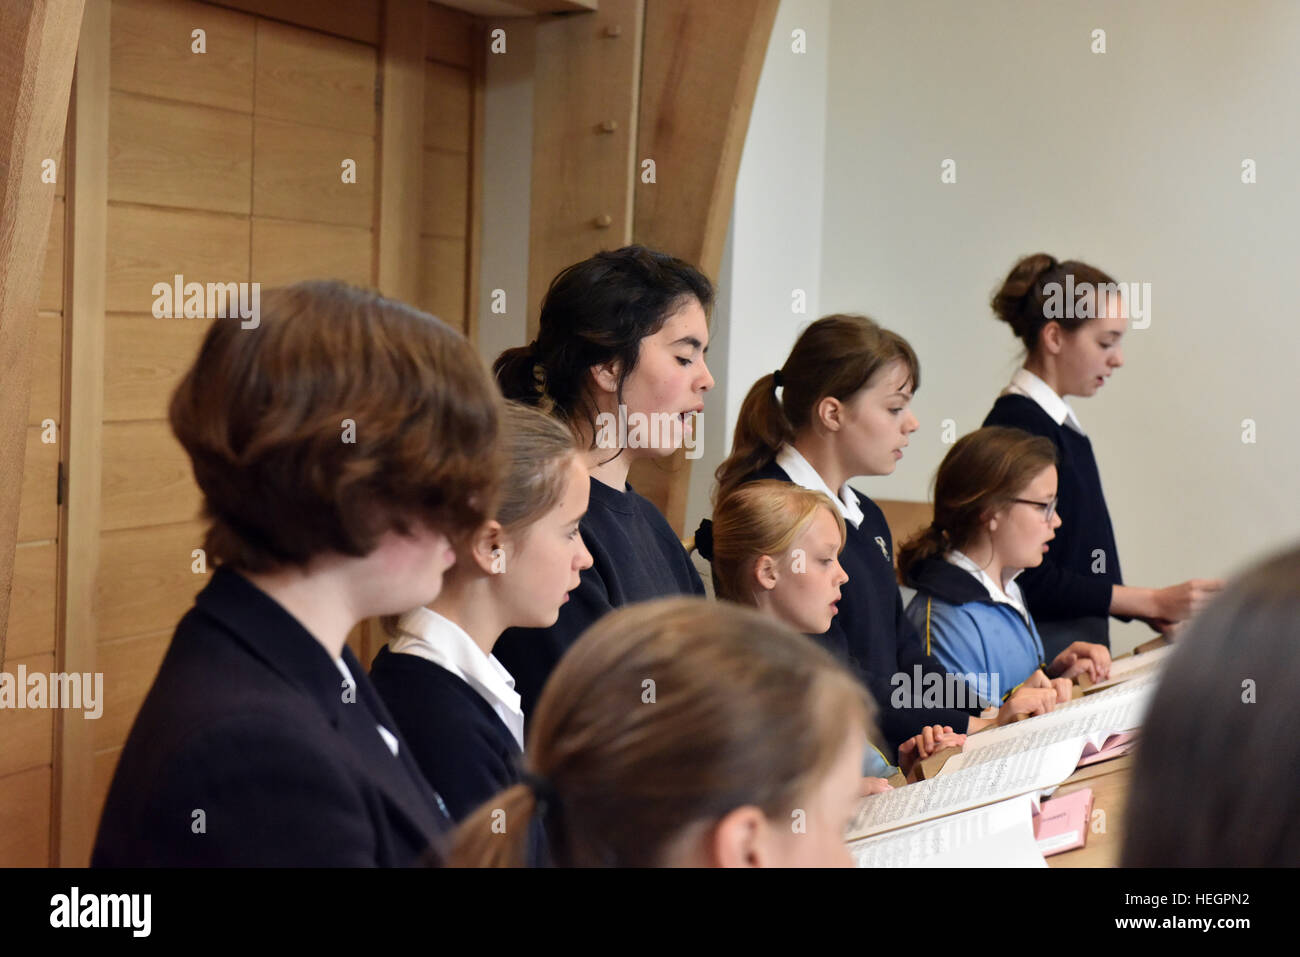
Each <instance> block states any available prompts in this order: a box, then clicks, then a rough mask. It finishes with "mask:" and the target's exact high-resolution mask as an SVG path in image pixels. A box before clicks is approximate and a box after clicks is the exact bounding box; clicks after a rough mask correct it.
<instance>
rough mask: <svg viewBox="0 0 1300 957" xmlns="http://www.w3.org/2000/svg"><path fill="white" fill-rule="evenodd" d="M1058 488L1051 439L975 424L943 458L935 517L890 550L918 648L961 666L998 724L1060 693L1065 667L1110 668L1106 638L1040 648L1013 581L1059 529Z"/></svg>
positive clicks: (1095, 671) (1065, 688)
mask: <svg viewBox="0 0 1300 957" xmlns="http://www.w3.org/2000/svg"><path fill="white" fill-rule="evenodd" d="M1056 489H1057V480H1056V449H1055V448H1054V447H1053V446H1052V443H1051V442H1049V441H1048V440H1047V439H1045V438H1043V437H1042V436H1035V435H1030V434H1029V433H1028V432H1022V431H1021V430H1019V429H1003V428H997V427H986V428H983V429H979V430H977V431H975V432H972V433H971V434H970V435H966V436H963V437H962V438H961V439H959V440H958V441H957V443H956V444H955V445H954V446H953V447H952V448H951V449H949V451H948V454H947V455H946V456H944V459H943V462H942V463H941V464H940V466H939V471H938V474H937V475H936V476H935V482H934V521H933V522H932V523H931V524H930V527H929V528H927V529H924V530H922V531H921V532H919V533H917V534H916V535H915V536H913V537H912V538H911V539H910V540H909V541H908V542H907V543H906V544H904V545H903V546H902V548H900V549H899V553H898V569H899V574H900V577H902V579H903V581H904V583H905V584H907V585H909V586H911V587H912V588H915V589H916V595H915V597H913V599H912V601H911V602H910V603H909V604H908V606H907V616H908V618H910V619H911V620H912V623H913V624H914V625H915V626H916V628H917V631H918V632H920V634H921V638H922V641H923V642H924V643H925V650H926V653H927V654H933V655H934V657H935V658H937V659H938V660H939V663H940V664H941V665H943V667H944V669H945V670H946V671H947V672H948V674H952V675H964V676H965V680H966V682H967V683H968V685H969V691H970V695H971V697H972V699H977V700H979V701H980V704H981V705H988V706H992V707H997V708H1000V711H999V715H998V717H999V720H1000V721H1002V722H1005V721H1009V720H1012V719H1013V718H1014V717H1015V716H1016V715H1018V714H1040V713H1042V712H1044V711H1050V710H1052V707H1053V705H1054V704H1058V703H1060V704H1063V703H1065V702H1066V701H1069V700H1070V696H1071V692H1072V689H1071V681H1070V679H1071V678H1073V677H1074V676H1075V675H1079V674H1087V675H1088V676H1089V677H1090V678H1092V679H1093V680H1094V681H1102V680H1104V679H1105V678H1106V677H1107V675H1108V673H1109V671H1110V653H1109V652H1108V651H1107V649H1106V647H1105V646H1104V645H1099V644H1093V643H1090V642H1083V641H1076V642H1074V643H1072V644H1071V645H1070V646H1069V647H1068V648H1067V649H1065V650H1063V651H1062V652H1060V654H1058V655H1054V656H1052V657H1047V656H1045V654H1044V651H1043V643H1042V641H1041V639H1040V638H1039V634H1038V629H1037V628H1036V627H1035V625H1034V619H1033V617H1032V616H1031V615H1030V613H1029V611H1028V609H1026V607H1025V603H1024V599H1023V597H1022V596H1021V593H1020V588H1019V586H1018V585H1017V584H1016V579H1017V577H1018V576H1019V575H1020V574H1021V572H1022V571H1023V570H1025V569H1027V568H1033V567H1035V566H1037V565H1038V564H1039V563H1040V562H1041V561H1042V560H1043V553H1044V552H1045V551H1046V549H1047V543H1048V542H1050V541H1051V540H1052V538H1053V536H1054V534H1055V532H1056V530H1057V529H1059V528H1060V527H1061V518H1060V516H1059V515H1058V514H1057V513H1056V505H1057V500H1056ZM1049 662H1050V663H1049ZM1013 699H1014V700H1013ZM1004 702H1005V704H1004Z"/></svg>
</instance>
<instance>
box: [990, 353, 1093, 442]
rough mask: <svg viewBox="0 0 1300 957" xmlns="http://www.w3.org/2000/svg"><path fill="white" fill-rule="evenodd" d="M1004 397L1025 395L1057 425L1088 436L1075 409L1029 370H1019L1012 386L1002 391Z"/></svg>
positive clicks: (1012, 379) (1012, 378)
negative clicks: (1065, 426)
mask: <svg viewBox="0 0 1300 957" xmlns="http://www.w3.org/2000/svg"><path fill="white" fill-rule="evenodd" d="M1002 395H1023V396H1025V397H1026V398H1029V399H1033V400H1034V401H1035V402H1037V403H1038V406H1039V408H1041V409H1042V410H1043V411H1044V412H1046V413H1047V414H1048V415H1049V416H1051V417H1052V421H1053V422H1055V423H1056V424H1057V425H1068V426H1069V427H1070V428H1072V429H1074V431H1076V432H1078V433H1079V434H1080V435H1086V434H1087V433H1086V432H1084V431H1083V426H1082V425H1081V424H1080V423H1079V417H1078V416H1076V415H1075V414H1074V409H1072V408H1070V403H1068V402H1066V401H1065V400H1064V399H1062V398H1061V397H1060V396H1059V395H1057V394H1056V390H1055V389H1053V388H1052V387H1051V386H1050V385H1048V384H1047V383H1046V382H1044V381H1043V380H1042V379H1040V378H1039V377H1038V376H1036V375H1034V374H1033V373H1032V372H1030V371H1029V370H1028V369H1017V370H1016V374H1015V375H1013V376H1012V377H1011V384H1010V385H1008V386H1007V387H1006V388H1005V389H1003V390H1002Z"/></svg>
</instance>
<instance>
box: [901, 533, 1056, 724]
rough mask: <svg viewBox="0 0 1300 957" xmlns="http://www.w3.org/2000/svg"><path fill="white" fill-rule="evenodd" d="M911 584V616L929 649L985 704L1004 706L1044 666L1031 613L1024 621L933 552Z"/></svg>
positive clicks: (913, 571)
mask: <svg viewBox="0 0 1300 957" xmlns="http://www.w3.org/2000/svg"><path fill="white" fill-rule="evenodd" d="M907 583H908V584H909V585H910V586H911V587H913V588H915V589H916V595H915V596H914V597H913V598H912V600H911V602H910V603H909V604H908V606H907V617H908V618H909V619H911V621H912V623H913V624H915V625H916V629H917V631H918V632H919V633H920V635H921V640H922V642H923V643H924V645H925V648H926V651H927V652H928V653H929V654H932V655H934V657H935V658H937V659H938V660H939V663H940V664H941V665H942V666H943V669H944V671H946V672H947V673H949V674H951V675H957V676H962V677H963V678H964V680H965V682H966V684H967V686H968V688H969V689H970V690H971V691H973V692H975V693H976V694H977V695H978V697H979V699H980V700H981V701H983V702H984V703H986V704H1000V703H1001V702H1002V701H1004V700H1006V698H1007V697H1008V696H1009V695H1010V693H1011V691H1012V690H1013V689H1015V688H1017V687H1019V686H1020V685H1021V684H1023V683H1024V682H1025V680H1026V679H1027V678H1029V676H1030V675H1032V674H1033V673H1034V672H1035V671H1037V670H1038V669H1039V668H1041V667H1043V641H1042V638H1040V637H1039V634H1038V629H1037V628H1036V627H1035V626H1034V621H1033V618H1032V616H1031V617H1030V618H1029V620H1028V621H1027V622H1026V620H1025V619H1024V618H1022V617H1021V616H1020V613H1019V612H1018V611H1016V610H1015V609H1014V608H1012V607H1011V606H1010V605H1008V604H1006V603H1005V602H996V601H994V600H993V599H992V598H991V597H990V596H989V593H988V591H987V590H986V589H985V588H984V586H983V585H982V584H981V583H980V582H979V581H978V580H977V579H976V578H975V576H974V575H972V574H970V573H969V572H967V571H964V570H963V569H961V568H958V567H957V566H956V565H954V564H952V563H951V562H949V561H947V560H945V559H944V558H942V557H941V556H934V557H931V558H927V559H924V560H923V561H921V562H918V563H917V565H916V566H914V567H913V568H912V569H911V570H910V571H909V573H908V576H907Z"/></svg>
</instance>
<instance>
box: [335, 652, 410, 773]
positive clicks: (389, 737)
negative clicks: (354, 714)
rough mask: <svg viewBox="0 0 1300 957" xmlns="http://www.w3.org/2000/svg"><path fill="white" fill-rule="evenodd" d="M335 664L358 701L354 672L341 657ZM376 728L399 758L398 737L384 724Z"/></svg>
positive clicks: (354, 699) (352, 697) (353, 699)
mask: <svg viewBox="0 0 1300 957" xmlns="http://www.w3.org/2000/svg"><path fill="white" fill-rule="evenodd" d="M334 664H336V665H338V666H339V672H340V673H341V674H342V675H343V682H344V684H346V685H347V686H348V690H350V691H351V692H352V695H351V699H350V700H352V701H356V700H357V679H356V678H354V677H352V672H351V671H350V670H348V666H347V664H346V663H345V662H344V661H343V658H342V657H341V656H340V657H338V658H335V659H334ZM344 700H348V699H344ZM375 727H376V728H378V729H379V736H380V737H381V738H383V739H384V744H386V745H388V750H389V751H392V752H393V757H397V735H395V734H393V732H391V731H389V730H388V729H387V728H385V727H384V726H383V725H382V724H376V725H375Z"/></svg>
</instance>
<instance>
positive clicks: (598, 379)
mask: <svg viewBox="0 0 1300 957" xmlns="http://www.w3.org/2000/svg"><path fill="white" fill-rule="evenodd" d="M622 371H623V360H622V359H612V360H610V361H609V362H602V363H600V364H599V365H594V366H592V367H591V381H592V384H593V385H594V386H595V387H596V388H597V389H598V390H600V391H601V392H608V393H609V394H610V395H618V377H619V375H620V374H622Z"/></svg>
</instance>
